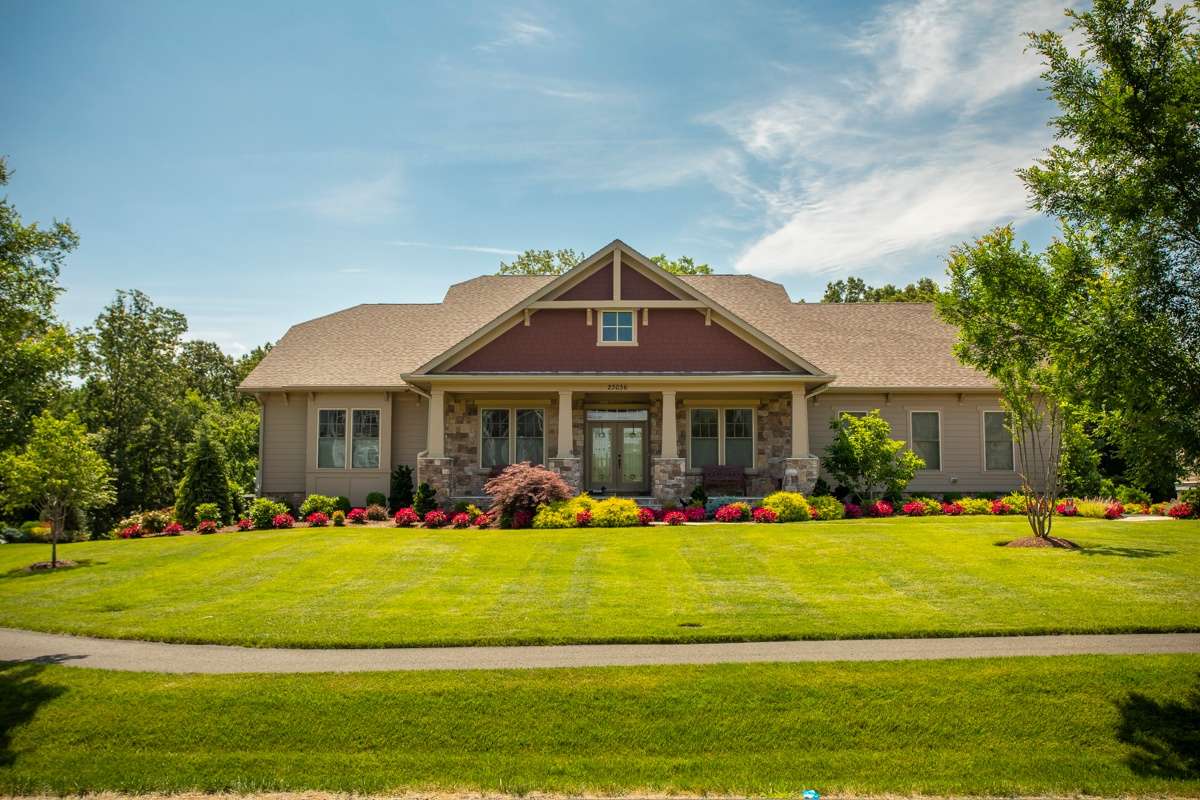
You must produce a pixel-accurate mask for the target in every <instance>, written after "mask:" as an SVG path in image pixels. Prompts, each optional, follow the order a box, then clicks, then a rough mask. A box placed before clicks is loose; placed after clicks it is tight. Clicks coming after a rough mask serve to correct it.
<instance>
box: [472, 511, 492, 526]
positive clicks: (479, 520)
mask: <svg viewBox="0 0 1200 800" xmlns="http://www.w3.org/2000/svg"><path fill="white" fill-rule="evenodd" d="M471 524H472V525H474V526H475V527H476V528H486V527H487V526H488V525H491V524H492V518H491V516H490V515H489V514H488V513H487V512H486V511H483V512H480V513H479V514H476V515H475V519H473V520H471Z"/></svg>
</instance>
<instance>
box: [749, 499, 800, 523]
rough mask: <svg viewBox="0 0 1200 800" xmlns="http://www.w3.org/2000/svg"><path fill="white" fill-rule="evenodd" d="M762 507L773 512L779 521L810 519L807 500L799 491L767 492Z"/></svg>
mask: <svg viewBox="0 0 1200 800" xmlns="http://www.w3.org/2000/svg"><path fill="white" fill-rule="evenodd" d="M762 507H763V508H766V509H770V510H771V511H772V512H774V514H775V517H776V519H778V521H779V522H807V521H808V520H810V519H812V510H811V509H810V508H809V505H808V501H807V500H805V499H804V495H802V494H800V493H799V492H774V493H772V494H769V495H767V496H766V497H764V498H763V501H762ZM756 521H757V520H756Z"/></svg>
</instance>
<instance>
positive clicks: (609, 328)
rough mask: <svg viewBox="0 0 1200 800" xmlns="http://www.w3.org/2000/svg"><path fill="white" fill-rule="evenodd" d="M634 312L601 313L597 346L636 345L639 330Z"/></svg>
mask: <svg viewBox="0 0 1200 800" xmlns="http://www.w3.org/2000/svg"><path fill="white" fill-rule="evenodd" d="M633 320H634V316H633V312H632V311H601V312H600V331H599V336H600V338H599V339H598V340H597V342H596V343H597V344H610V345H636V344H637V328H636V326H635V325H634V324H633Z"/></svg>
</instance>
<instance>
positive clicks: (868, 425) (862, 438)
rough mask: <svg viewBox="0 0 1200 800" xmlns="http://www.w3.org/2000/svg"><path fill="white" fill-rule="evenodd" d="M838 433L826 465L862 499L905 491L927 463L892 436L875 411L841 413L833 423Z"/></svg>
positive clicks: (884, 422) (832, 473) (885, 423)
mask: <svg viewBox="0 0 1200 800" xmlns="http://www.w3.org/2000/svg"><path fill="white" fill-rule="evenodd" d="M830 427H831V428H832V429H833V430H834V431H835V432H836V433H835V435H834V437H833V442H832V443H831V444H830V445H829V447H828V449H826V451H825V460H824V463H823V466H824V467H825V469H826V470H827V471H828V472H829V474H830V475H832V476H833V477H834V478H835V479H836V480H837V481H838V483H841V484H843V485H844V486H845V487H846V488H848V489H849V490H850V491H851V493H853V494H854V495H855V496H856V497H858V498H859V499H860V500H863V501H866V502H872V501H874V500H876V499H877V498H879V497H880V496H881V495H884V494H894V493H899V492H902V491H904V487H906V486H908V484H909V482H910V481H911V480H912V479H913V476H915V475H916V474H917V470H919V469H924V467H925V462H924V460H922V459H921V457H920V456H918V455H917V454H916V453H914V452H913V451H912V450H909V449H908V448H907V447H905V446H904V442H902V441H899V440H897V439H893V438H891V436H892V428H891V426H890V425H888V423H887V420H885V419H884V418H883V417H881V416H879V411H878V410H875V411H872V412H871V413H869V414H866V415H865V416H862V417H856V416H854V415H853V414H842V415H841V418H840V419H835V420H833V421H832V422H831V423H830Z"/></svg>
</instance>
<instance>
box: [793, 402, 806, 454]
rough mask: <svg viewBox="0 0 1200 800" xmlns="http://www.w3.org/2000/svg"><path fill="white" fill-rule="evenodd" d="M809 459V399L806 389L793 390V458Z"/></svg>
mask: <svg viewBox="0 0 1200 800" xmlns="http://www.w3.org/2000/svg"><path fill="white" fill-rule="evenodd" d="M807 457H808V399H807V398H806V397H805V395H804V389H794V390H792V458H807Z"/></svg>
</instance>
